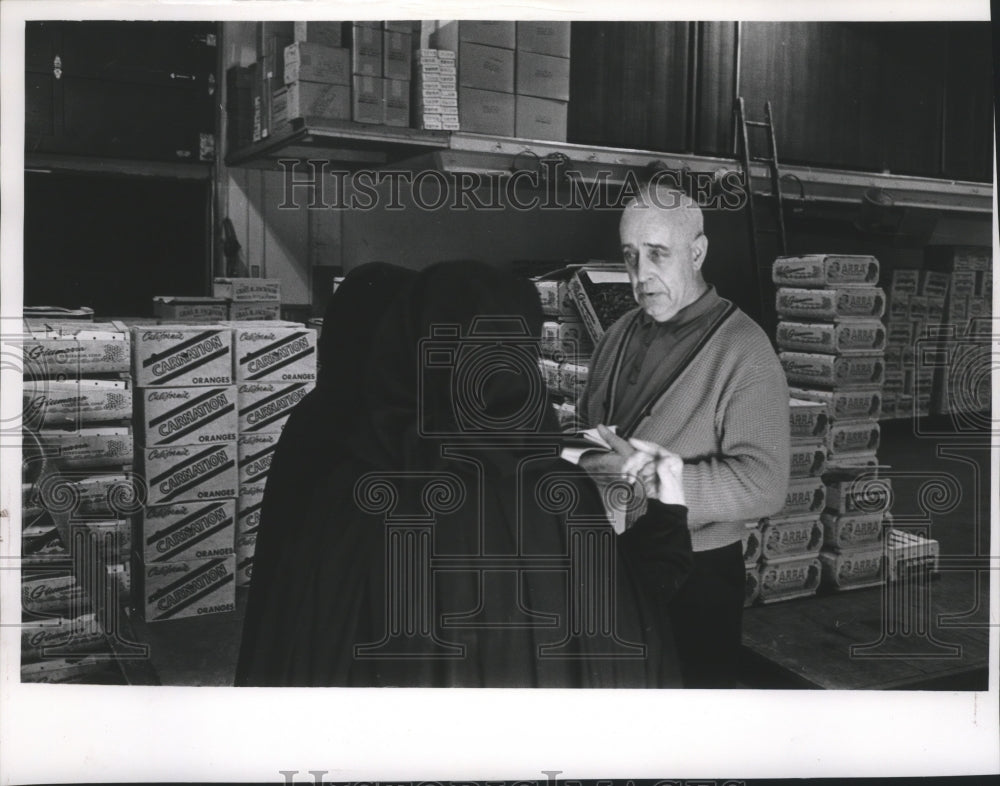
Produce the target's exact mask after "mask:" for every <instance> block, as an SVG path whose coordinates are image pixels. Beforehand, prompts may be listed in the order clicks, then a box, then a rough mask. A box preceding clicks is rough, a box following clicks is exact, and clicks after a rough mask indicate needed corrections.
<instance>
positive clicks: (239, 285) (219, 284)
mask: <svg viewBox="0 0 1000 786" xmlns="http://www.w3.org/2000/svg"><path fill="white" fill-rule="evenodd" d="M212 294H213V295H214V296H215V297H221V298H225V299H226V300H236V301H245V300H249V301H256V302H260V301H263V300H271V301H274V300H277V301H280V300H281V279H279V278H216V279H214V280H213V281H212Z"/></svg>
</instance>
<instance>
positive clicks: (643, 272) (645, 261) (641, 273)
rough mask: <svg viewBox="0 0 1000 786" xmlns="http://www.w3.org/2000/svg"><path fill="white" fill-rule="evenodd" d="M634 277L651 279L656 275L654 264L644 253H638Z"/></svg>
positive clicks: (642, 279)
mask: <svg viewBox="0 0 1000 786" xmlns="http://www.w3.org/2000/svg"><path fill="white" fill-rule="evenodd" d="M635 272H636V277H637V278H638V279H639V280H640V281H652V280H653V279H654V278H655V277H656V266H655V265H654V264H653V263H652V261H651V260H650V259H649V256H648V255H647V254H645V253H642V252H640V253H639V264H638V265H637V266H636V271H635Z"/></svg>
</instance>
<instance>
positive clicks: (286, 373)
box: [226, 321, 316, 383]
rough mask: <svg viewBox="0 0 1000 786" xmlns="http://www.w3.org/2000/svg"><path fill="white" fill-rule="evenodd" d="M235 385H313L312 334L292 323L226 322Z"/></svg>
mask: <svg viewBox="0 0 1000 786" xmlns="http://www.w3.org/2000/svg"><path fill="white" fill-rule="evenodd" d="M226 324H227V325H228V326H230V327H232V330H233V351H234V355H235V360H234V367H235V368H236V379H237V381H238V382H286V383H287V382H314V381H315V380H316V331H315V330H313V329H312V328H307V327H303V326H302V325H300V324H297V323H294V322H281V321H273V322H227V323H226Z"/></svg>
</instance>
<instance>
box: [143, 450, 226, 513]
mask: <svg viewBox="0 0 1000 786" xmlns="http://www.w3.org/2000/svg"><path fill="white" fill-rule="evenodd" d="M139 455H140V456H141V457H142V476H143V477H144V478H145V479H146V485H147V493H146V503H147V504H148V505H163V504H166V503H168V502H197V501H211V500H218V499H227V498H229V497H235V496H236V486H237V471H236V459H237V455H236V441H235V440H233V441H230V442H219V443H216V444H214V445H208V446H206V445H169V446H160V447H154V448H143V449H142V450H140V451H139Z"/></svg>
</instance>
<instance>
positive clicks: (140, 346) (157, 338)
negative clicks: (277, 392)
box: [132, 325, 233, 387]
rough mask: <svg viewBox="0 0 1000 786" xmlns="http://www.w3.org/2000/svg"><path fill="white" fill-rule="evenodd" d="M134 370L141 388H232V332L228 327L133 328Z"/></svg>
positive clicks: (165, 326) (169, 326)
mask: <svg viewBox="0 0 1000 786" xmlns="http://www.w3.org/2000/svg"><path fill="white" fill-rule="evenodd" d="M132 367H133V369H134V373H135V384H136V385H137V386H139V387H155V386H170V387H196V386H201V385H230V384H232V382H233V334H232V329H231V328H229V327H226V326H224V325H212V326H209V325H160V326H158V327H157V328H155V329H154V328H149V327H146V328H141V327H137V328H133V329H132Z"/></svg>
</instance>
